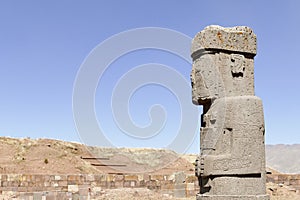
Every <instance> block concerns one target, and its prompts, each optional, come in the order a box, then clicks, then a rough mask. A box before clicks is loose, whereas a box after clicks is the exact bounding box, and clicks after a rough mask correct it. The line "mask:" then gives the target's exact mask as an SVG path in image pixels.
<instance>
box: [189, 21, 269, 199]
mask: <svg viewBox="0 0 300 200" xmlns="http://www.w3.org/2000/svg"><path fill="white" fill-rule="evenodd" d="M255 55H256V35H255V34H254V33H253V31H252V30H251V29H250V28H248V27H242V26H240V27H233V28H223V27H220V26H208V27H206V28H205V29H204V30H203V31H201V32H199V33H198V34H197V35H196V36H195V38H194V39H193V42H192V55H191V56H192V58H193V67H192V72H191V81H192V94H193V99H192V101H193V103H194V104H196V105H203V114H202V116H201V129H200V150H201V154H200V155H199V158H198V159H197V160H196V169H195V170H196V176H197V177H198V179H199V185H200V193H199V194H198V195H197V199H198V200H202V199H207V200H233V199H234V200H237V199H239V200H254V199H255V200H268V199H269V196H268V195H266V188H265V144H264V134H265V128H264V116H263V107H262V101H261V100H260V99H259V98H258V97H256V96H255V95H254V56H255Z"/></svg>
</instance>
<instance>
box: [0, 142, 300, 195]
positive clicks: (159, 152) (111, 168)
mask: <svg viewBox="0 0 300 200" xmlns="http://www.w3.org/2000/svg"><path fill="white" fill-rule="evenodd" d="M299 147H300V145H290V146H287V145H274V146H267V148H266V149H267V164H268V166H271V167H272V168H274V169H276V170H278V171H283V172H295V173H298V172H299V166H300V165H299V164H298V161H297V159H296V158H298V157H297V151H298V152H299V151H300V149H299V150H298V148H299ZM282 155H285V156H282ZM195 157H196V155H178V154H176V153H175V152H173V151H169V150H164V149H143V148H139V149H128V148H120V149H115V148H97V147H86V146H85V145H82V144H79V143H71V142H64V141H59V140H51V139H36V140H33V139H29V138H23V139H15V138H8V137H0V174H101V173H145V172H148V173H152V174H155V173H157V174H171V173H173V172H177V171H184V172H185V173H188V174H193V173H194V171H193V168H194V165H193V161H194V160H195ZM96 158H98V159H96ZM268 171H273V173H279V172H276V171H275V170H272V169H268ZM267 192H268V193H269V194H270V195H271V200H294V199H300V196H299V194H297V192H296V190H295V189H293V188H291V187H290V186H288V185H284V184H274V183H271V182H270V183H267ZM0 199H13V197H8V196H3V195H2V196H1V194H0ZM99 199H103V200H104V199H110V200H111V199H149V200H150V199H176V198H174V197H171V196H166V195H162V194H159V193H157V192H155V191H152V190H149V189H146V188H132V189H130V188H122V189H113V190H103V195H101V197H100V198H99ZM190 199H194V198H190Z"/></svg>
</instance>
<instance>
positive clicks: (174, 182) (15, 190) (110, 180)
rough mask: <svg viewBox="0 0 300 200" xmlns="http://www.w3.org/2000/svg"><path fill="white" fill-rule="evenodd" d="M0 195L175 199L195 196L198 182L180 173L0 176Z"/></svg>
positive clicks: (35, 197)
mask: <svg viewBox="0 0 300 200" xmlns="http://www.w3.org/2000/svg"><path fill="white" fill-rule="evenodd" d="M0 183H1V184H0V194H2V195H7V196H10V197H12V198H19V199H47V200H51V199H72V200H73V199H90V198H95V197H97V196H99V195H101V194H102V192H103V190H105V189H116V188H148V189H150V190H155V191H157V192H160V193H162V194H166V195H170V196H175V197H189V196H195V195H196V193H197V191H198V190H199V187H198V181H197V178H196V177H195V176H194V175H193V174H191V175H186V174H184V173H183V172H179V173H174V174H172V175H156V174H155V175H154V174H139V175H135V174H99V175H92V174H86V175H84V174H81V175H38V174H34V175H30V174H1V175H0Z"/></svg>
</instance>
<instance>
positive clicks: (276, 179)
mask: <svg viewBox="0 0 300 200" xmlns="http://www.w3.org/2000/svg"><path fill="white" fill-rule="evenodd" d="M267 182H272V183H276V184H278V185H280V186H283V185H286V186H290V187H291V188H293V189H294V190H295V192H296V193H297V194H300V175H299V174H268V175H267Z"/></svg>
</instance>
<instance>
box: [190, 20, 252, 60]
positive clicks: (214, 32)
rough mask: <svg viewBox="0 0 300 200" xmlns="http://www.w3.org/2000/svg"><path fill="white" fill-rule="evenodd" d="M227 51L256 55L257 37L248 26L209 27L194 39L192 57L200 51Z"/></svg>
mask: <svg viewBox="0 0 300 200" xmlns="http://www.w3.org/2000/svg"><path fill="white" fill-rule="evenodd" d="M209 49H213V50H226V51H235V52H242V53H243V54H254V55H255V54H256V35H255V34H254V33H253V31H252V30H251V29H250V28H249V27H246V26H237V27H232V28H224V27H221V26H216V25H212V26H208V27H206V28H205V29H204V30H203V31H201V32H199V33H198V34H197V35H196V36H195V37H194V39H193V43H192V56H194V54H195V53H197V52H198V51H199V50H209Z"/></svg>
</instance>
